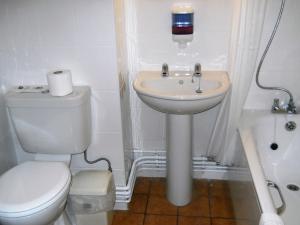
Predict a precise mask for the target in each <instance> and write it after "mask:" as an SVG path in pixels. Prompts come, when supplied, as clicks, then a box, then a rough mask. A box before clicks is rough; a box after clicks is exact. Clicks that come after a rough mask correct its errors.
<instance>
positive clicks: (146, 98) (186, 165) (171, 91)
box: [133, 71, 230, 206]
mask: <svg viewBox="0 0 300 225" xmlns="http://www.w3.org/2000/svg"><path fill="white" fill-rule="evenodd" d="M133 87H134V89H135V91H136V93H137V94H138V96H139V97H140V99H141V100H142V101H143V102H144V103H146V104H147V105H148V106H150V107H151V108H153V109H155V110H157V111H160V112H163V113H167V116H166V121H167V123H166V149H167V198H168V200H169V201H170V202H171V203H172V204H174V205H176V206H184V205H187V204H189V202H191V199H192V184H193V182H192V177H193V176H192V175H193V171H192V155H193V151H192V149H193V144H192V137H193V114H196V113H200V112H203V111H205V110H208V109H210V108H212V107H214V106H216V105H217V104H218V103H220V102H221V101H222V99H223V98H224V96H225V94H226V92H227V91H228V90H229V88H230V82H229V79H228V75H227V73H226V72H221V71H218V72H214V71H209V72H203V73H202V77H201V78H200V89H201V93H200V91H197V90H198V88H199V78H197V77H194V82H192V75H191V73H187V72H171V73H170V75H169V76H168V77H162V76H161V74H160V72H158V71H156V72H155V71H143V72H140V73H139V74H138V76H137V78H136V79H135V81H134V83H133ZM178 165H180V170H178Z"/></svg>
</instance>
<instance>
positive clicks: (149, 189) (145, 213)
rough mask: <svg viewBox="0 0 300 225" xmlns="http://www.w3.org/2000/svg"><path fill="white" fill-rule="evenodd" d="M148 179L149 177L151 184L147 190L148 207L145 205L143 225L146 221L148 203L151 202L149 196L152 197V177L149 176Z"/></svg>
mask: <svg viewBox="0 0 300 225" xmlns="http://www.w3.org/2000/svg"><path fill="white" fill-rule="evenodd" d="M147 179H149V182H150V184H149V187H148V192H147V202H146V207H145V212H144V219H143V225H144V224H145V221H146V216H147V209H148V203H149V198H150V191H151V186H152V181H151V178H147Z"/></svg>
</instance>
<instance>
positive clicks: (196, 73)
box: [192, 63, 202, 94]
mask: <svg viewBox="0 0 300 225" xmlns="http://www.w3.org/2000/svg"><path fill="white" fill-rule="evenodd" d="M194 77H198V81H199V85H198V88H197V90H196V93H199V94H200V93H202V90H201V88H200V82H201V79H200V78H201V77H202V71H201V64H200V63H196V64H195V67H194V73H193V75H192V83H194V82H195V80H194Z"/></svg>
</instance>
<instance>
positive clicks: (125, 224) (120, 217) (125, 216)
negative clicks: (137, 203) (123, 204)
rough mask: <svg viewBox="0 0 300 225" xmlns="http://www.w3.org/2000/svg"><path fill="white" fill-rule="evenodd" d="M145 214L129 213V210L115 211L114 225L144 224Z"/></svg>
mask: <svg viewBox="0 0 300 225" xmlns="http://www.w3.org/2000/svg"><path fill="white" fill-rule="evenodd" d="M143 222H144V215H143V214H136V213H129V212H120V211H118V212H115V214H114V217H113V222H112V225H143Z"/></svg>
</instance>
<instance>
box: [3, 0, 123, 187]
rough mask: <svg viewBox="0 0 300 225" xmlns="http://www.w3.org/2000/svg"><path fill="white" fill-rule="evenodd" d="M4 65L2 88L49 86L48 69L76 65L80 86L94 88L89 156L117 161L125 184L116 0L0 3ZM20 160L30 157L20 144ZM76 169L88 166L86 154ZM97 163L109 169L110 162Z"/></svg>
mask: <svg viewBox="0 0 300 225" xmlns="http://www.w3.org/2000/svg"><path fill="white" fill-rule="evenodd" d="M0 30H1V36H0V57H1V58H0V59H1V60H0V68H1V70H2V71H3V72H2V74H1V78H2V80H3V86H4V87H5V88H6V89H8V88H9V87H11V86H12V85H19V84H45V83H46V76H45V75H46V73H47V71H49V70H53V69H57V68H68V69H71V71H72V74H73V81H74V84H75V85H89V86H91V88H92V114H93V115H92V117H93V118H92V121H93V137H92V144H91V146H90V148H89V150H88V155H89V158H90V159H95V158H96V157H100V156H104V157H108V158H109V159H111V161H112V166H113V169H114V173H115V177H116V181H117V184H124V183H125V176H124V151H123V141H122V127H121V110H120V97H119V95H120V94H119V80H118V71H117V51H116V37H115V23H114V6H113V1H111V0H90V1H85V0H51V1H40V0H26V1H23V0H2V1H0ZM17 156H18V160H19V161H22V160H25V159H27V158H30V157H31V156H30V155H28V154H25V153H24V152H23V151H22V150H21V149H19V148H17ZM71 166H72V168H73V169H74V170H75V169H80V168H87V167H89V165H87V164H86V163H85V162H84V161H83V156H82V155H76V156H74V157H73V159H72V165H71ZM95 166H96V167H103V168H105V166H106V165H105V163H103V164H102V163H99V164H97V165H95Z"/></svg>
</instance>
